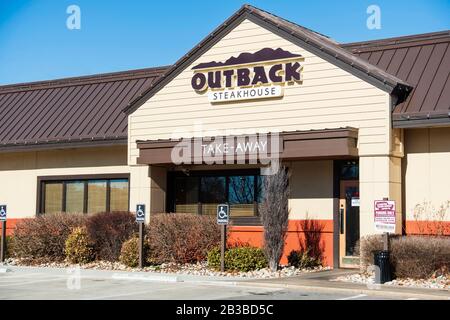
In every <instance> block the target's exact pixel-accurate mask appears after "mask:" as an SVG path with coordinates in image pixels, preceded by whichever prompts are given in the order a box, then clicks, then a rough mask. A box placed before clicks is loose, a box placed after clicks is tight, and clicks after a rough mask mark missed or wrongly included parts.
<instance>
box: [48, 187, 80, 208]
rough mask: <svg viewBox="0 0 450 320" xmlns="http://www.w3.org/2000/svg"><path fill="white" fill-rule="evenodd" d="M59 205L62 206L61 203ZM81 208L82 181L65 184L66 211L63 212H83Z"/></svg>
mask: <svg viewBox="0 0 450 320" xmlns="http://www.w3.org/2000/svg"><path fill="white" fill-rule="evenodd" d="M61 184H62V183H61ZM61 204H62V202H61ZM83 206H84V182H83V181H69V182H67V183H66V210H65V211H66V212H83ZM61 209H62V208H61ZM61 211H62V210H61ZM45 212H47V211H45Z"/></svg>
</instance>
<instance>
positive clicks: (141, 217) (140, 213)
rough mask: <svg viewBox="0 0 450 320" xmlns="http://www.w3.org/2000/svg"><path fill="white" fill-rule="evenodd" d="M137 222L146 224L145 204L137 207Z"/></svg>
mask: <svg viewBox="0 0 450 320" xmlns="http://www.w3.org/2000/svg"><path fill="white" fill-rule="evenodd" d="M136 222H145V204H138V205H136Z"/></svg>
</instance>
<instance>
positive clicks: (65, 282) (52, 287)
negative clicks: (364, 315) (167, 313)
mask: <svg viewBox="0 0 450 320" xmlns="http://www.w3.org/2000/svg"><path fill="white" fill-rule="evenodd" d="M0 299H1V300H10V299H20V300H22V299H25V300H28V299H45V300H59V299H64V300H115V299H120V300H122V299H132V300H135V299H139V300H141V299H142V300H146V299H148V300H155V299H156V300H157V299H164V300H171V299H182V300H196V299H207V300H213V299H214V300H215V299H218V300H219V299H230V300H248V299H259V300H277V299H295V300H367V299H369V300H380V299H389V298H388V297H383V296H375V295H373V296H372V295H366V294H354V293H352V294H346V293H342V292H339V293H333V292H329V293H324V292H314V291H312V290H298V289H286V288H281V287H280V288H276V287H262V286H252V285H251V284H248V283H245V284H244V283H240V282H236V281H223V280H218V279H214V278H208V279H205V278H204V277H203V278H202V277H194V276H193V277H190V278H185V279H180V278H175V277H173V276H170V275H166V276H162V275H155V274H148V275H147V274H143V273H126V272H114V271H98V270H83V269H81V270H80V269H49V268H19V267H14V268H9V271H8V272H1V273H0ZM404 299H408V297H404Z"/></svg>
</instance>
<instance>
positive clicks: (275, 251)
mask: <svg viewBox="0 0 450 320" xmlns="http://www.w3.org/2000/svg"><path fill="white" fill-rule="evenodd" d="M264 186H265V198H264V200H263V202H262V203H261V205H260V208H259V212H260V214H261V221H262V224H263V227H264V252H265V254H266V256H267V260H268V262H269V267H270V269H271V270H273V271H275V270H277V269H278V265H279V263H280V259H281V256H282V255H283V249H284V243H285V239H286V233H287V229H288V222H289V221H288V218H289V207H288V199H289V173H288V171H287V169H286V168H285V167H280V168H279V170H278V172H277V173H276V174H274V175H268V176H265V181H264Z"/></svg>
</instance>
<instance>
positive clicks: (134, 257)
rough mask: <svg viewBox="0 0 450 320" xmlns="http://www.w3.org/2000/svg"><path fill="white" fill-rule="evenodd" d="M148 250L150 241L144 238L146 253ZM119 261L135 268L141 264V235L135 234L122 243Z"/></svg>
mask: <svg viewBox="0 0 450 320" xmlns="http://www.w3.org/2000/svg"><path fill="white" fill-rule="evenodd" d="M146 252H148V241H147V240H146V239H144V254H145V253H146ZM119 261H120V262H121V263H123V264H124V265H126V266H127V267H132V268H135V267H137V266H138V265H139V237H138V236H137V235H134V236H133V237H131V238H130V239H128V240H127V241H125V242H124V243H123V245H122V249H121V250H120V257H119Z"/></svg>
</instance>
